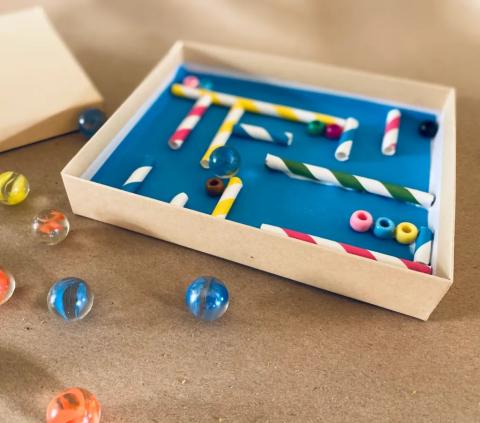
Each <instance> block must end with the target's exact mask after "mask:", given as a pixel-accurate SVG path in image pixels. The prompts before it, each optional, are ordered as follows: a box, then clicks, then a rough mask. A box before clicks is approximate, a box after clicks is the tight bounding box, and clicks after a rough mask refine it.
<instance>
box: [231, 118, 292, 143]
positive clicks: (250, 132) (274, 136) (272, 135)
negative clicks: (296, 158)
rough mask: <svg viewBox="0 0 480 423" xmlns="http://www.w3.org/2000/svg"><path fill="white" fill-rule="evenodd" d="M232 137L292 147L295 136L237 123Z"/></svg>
mask: <svg viewBox="0 0 480 423" xmlns="http://www.w3.org/2000/svg"><path fill="white" fill-rule="evenodd" d="M232 135H235V136H237V137H241V138H249V139H253V140H259V141H266V142H271V143H274V144H280V145H286V146H288V145H291V144H292V141H293V134H292V133H291V132H281V131H272V130H271V129H267V128H264V127H263V126H257V125H250V124H247V123H237V124H236V125H235V126H234V127H233V132H232Z"/></svg>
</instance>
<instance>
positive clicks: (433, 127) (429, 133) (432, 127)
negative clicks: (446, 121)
mask: <svg viewBox="0 0 480 423" xmlns="http://www.w3.org/2000/svg"><path fill="white" fill-rule="evenodd" d="M437 132H438V123H437V122H435V121H434V120H424V121H423V122H422V123H421V124H420V125H419V126H418V133H419V134H420V135H421V136H422V137H425V138H433V137H434V136H435V135H437Z"/></svg>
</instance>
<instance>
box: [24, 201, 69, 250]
mask: <svg viewBox="0 0 480 423" xmlns="http://www.w3.org/2000/svg"><path fill="white" fill-rule="evenodd" d="M69 231H70V222H69V221H68V219H67V216H65V214H64V213H63V212H61V211H59V210H55V209H50V210H43V211H41V212H40V213H38V214H37V215H36V216H35V217H34V219H33V222H32V233H33V235H34V236H35V238H36V239H37V240H38V241H40V242H41V243H43V244H47V245H55V244H58V243H60V242H62V241H63V240H64V239H65V238H66V237H67V235H68V232H69Z"/></svg>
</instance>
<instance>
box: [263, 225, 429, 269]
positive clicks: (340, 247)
mask: <svg viewBox="0 0 480 423" xmlns="http://www.w3.org/2000/svg"><path fill="white" fill-rule="evenodd" d="M260 229H261V230H262V231H266V232H270V233H274V234H276V235H280V236H283V237H288V238H294V239H298V240H300V241H304V242H309V243H311V244H315V245H321V246H325V247H329V248H334V249H335V250H337V251H341V252H343V253H347V254H353V255H355V256H360V257H364V258H367V259H370V260H375V261H380V262H382V263H387V264H392V265H394V266H397V267H402V268H404V269H410V270H415V271H417V272H422V273H428V274H432V268H431V267H430V266H427V265H426V264H423V263H417V262H414V261H410V260H406V259H402V258H398V257H394V256H390V255H387V254H382V253H377V252H376V251H371V250H366V249H365V248H359V247H355V246H353V245H349V244H344V243H343V242H336V241H330V240H329V239H325V238H320V237H318V236H314V235H309V234H306V233H303V232H297V231H294V230H292V229H286V228H281V227H279V226H272V225H266V224H262V225H261V226H260Z"/></svg>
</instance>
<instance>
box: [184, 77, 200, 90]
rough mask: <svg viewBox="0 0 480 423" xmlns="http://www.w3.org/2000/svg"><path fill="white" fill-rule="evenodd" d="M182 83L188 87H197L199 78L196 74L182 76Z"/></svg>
mask: <svg viewBox="0 0 480 423" xmlns="http://www.w3.org/2000/svg"><path fill="white" fill-rule="evenodd" d="M183 85H186V86H187V87H190V88H198V87H199V85H200V80H199V79H198V78H197V77H196V76H193V75H188V76H186V77H185V78H183Z"/></svg>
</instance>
